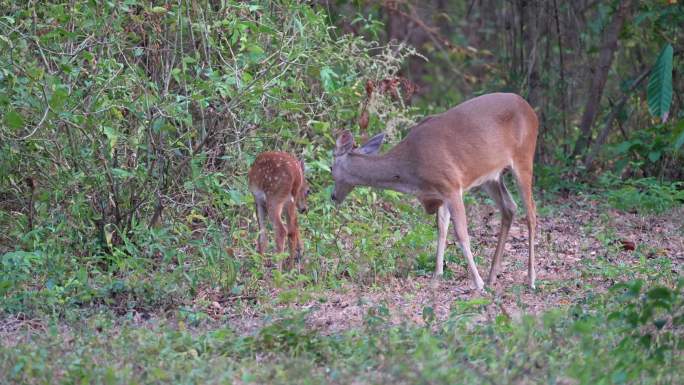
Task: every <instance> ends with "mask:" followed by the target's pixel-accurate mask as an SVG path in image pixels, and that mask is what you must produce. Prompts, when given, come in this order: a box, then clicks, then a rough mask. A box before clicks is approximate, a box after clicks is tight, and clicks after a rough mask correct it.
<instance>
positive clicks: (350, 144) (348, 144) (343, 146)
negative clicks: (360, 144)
mask: <svg viewBox="0 0 684 385" xmlns="http://www.w3.org/2000/svg"><path fill="white" fill-rule="evenodd" d="M352 148H354V137H353V136H352V134H351V132H349V130H344V132H342V134H340V136H339V137H337V142H336V143H335V155H343V154H346V153H348V152H349V151H351V149H352Z"/></svg>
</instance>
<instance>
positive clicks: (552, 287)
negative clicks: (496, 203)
mask: <svg viewBox="0 0 684 385" xmlns="http://www.w3.org/2000/svg"><path fill="white" fill-rule="evenodd" d="M541 207H542V205H540V210H539V211H540V215H539V218H538V229H537V240H536V252H537V264H536V265H537V290H535V291H531V290H530V289H528V288H527V285H526V279H527V252H528V247H527V225H526V220H525V218H524V217H520V216H518V217H516V219H515V222H514V224H513V226H512V228H511V231H510V236H509V240H508V242H507V243H506V251H505V253H504V260H503V267H502V272H501V274H500V275H499V278H498V280H497V282H496V284H495V285H494V286H493V287H490V288H488V289H487V290H485V291H484V292H481V293H475V292H469V293H464V292H463V288H466V287H468V283H469V282H468V276H467V272H466V270H465V267H464V266H463V265H457V264H453V263H452V264H450V265H448V266H447V268H448V269H450V270H451V271H452V272H453V274H452V275H451V276H450V277H449V278H442V279H438V280H434V279H432V278H431V277H413V276H411V277H408V278H388V279H386V280H385V281H383V282H377V283H376V284H374V285H371V286H369V285H352V284H347V285H345V286H343V287H342V288H339V289H336V290H330V291H328V292H324V293H319V294H317V295H316V296H315V297H314V298H312V299H310V300H306V301H303V302H301V303H290V304H287V305H273V307H272V308H271V310H277V309H284V308H287V307H289V308H293V309H298V310H308V311H309V312H310V314H309V316H308V322H309V324H310V326H311V327H314V328H316V329H318V330H319V331H320V332H322V333H325V334H327V333H335V332H338V331H343V330H348V329H353V328H357V327H359V326H361V325H362V322H363V319H364V316H365V315H366V314H367V313H368V310H369V309H370V308H371V307H374V306H378V305H382V306H385V307H386V308H388V309H389V313H390V319H391V320H392V321H393V322H396V323H401V322H409V323H416V324H423V315H422V313H423V309H424V308H425V307H426V306H430V307H432V309H433V310H434V313H435V316H436V320H437V322H439V321H444V320H446V319H447V317H448V316H449V314H450V312H451V311H452V306H454V304H455V303H456V301H458V300H469V299H473V298H477V297H484V298H487V299H488V300H489V301H490V304H489V305H487V311H486V312H485V313H486V315H485V317H487V318H490V317H493V316H495V315H497V314H501V313H503V314H506V315H508V316H509V317H512V318H517V317H519V315H520V314H522V313H532V314H536V313H539V312H541V311H543V310H546V309H549V308H554V307H560V306H563V305H567V304H570V303H573V302H576V301H578V300H579V299H581V298H582V297H584V296H586V295H587V293H588V291H592V292H594V293H597V292H598V293H600V292H603V291H605V290H607V289H608V288H609V287H610V286H612V285H613V284H614V283H615V280H616V279H618V278H620V276H619V275H618V276H615V277H612V276H610V274H587V269H590V268H591V267H592V265H596V262H597V261H598V260H599V259H602V263H603V264H604V266H605V264H607V265H608V266H619V267H620V269H623V270H622V271H624V270H629V269H630V267H631V266H636V265H638V264H640V263H641V262H640V260H641V258H642V256H645V257H646V258H649V259H651V258H659V257H664V258H667V259H670V261H671V266H672V269H673V273H675V274H681V273H682V270H683V268H682V266H683V265H684V222H683V221H682V218H684V208H682V207H680V208H678V209H676V210H672V211H670V212H668V213H665V214H661V215H639V214H634V213H624V212H620V211H617V210H613V209H608V208H606V207H605V206H600V204H599V203H598V202H597V201H592V200H588V199H583V198H578V197H573V198H567V199H563V200H559V201H554V202H553V203H552V204H549V205H548V207H546V209H541ZM468 218H469V221H470V236H471V240H475V239H477V240H478V241H477V242H478V243H479V244H480V245H481V246H480V247H479V248H475V250H474V253H475V254H478V253H480V255H483V256H484V257H485V258H484V259H483V260H484V261H485V262H484V263H483V262H482V261H481V262H480V264H479V271H480V274H481V275H482V276H483V277H486V275H487V274H488V272H489V263H490V261H491V256H492V254H493V252H494V247H495V246H496V240H497V235H498V231H499V224H500V221H499V214H498V212H496V211H495V209H494V208H493V207H491V206H489V205H485V204H477V205H471V206H470V207H469V208H468ZM435 231H436V229H435ZM451 237H452V235H451V234H450V239H449V246H448V249H447V253H455V254H456V256H457V257H460V256H461V254H460V251H459V250H458V245H456V244H454V243H453V239H451ZM608 250H611V252H608ZM617 271H619V270H617ZM278 292H279V290H276V289H273V290H272V291H270V292H269V295H266V298H277V296H278ZM200 297H202V300H203V301H204V302H205V303H207V302H209V303H211V304H212V305H210V306H208V307H207V308H206V311H207V312H208V313H209V314H212V315H213V316H214V317H217V318H218V317H219V316H227V319H228V323H229V325H230V326H231V327H233V328H235V329H236V330H237V331H241V332H243V333H250V332H254V331H255V330H257V329H258V328H259V327H260V326H261V325H263V323H264V320H265V316H264V311H263V310H264V307H263V305H264V303H263V301H259V300H257V301H258V302H259V304H258V305H256V306H255V305H254V302H252V303H247V302H245V303H235V302H234V301H230V302H226V301H225V298H221V296H220V294H218V293H217V292H204V293H201V294H200ZM207 300H208V301H207ZM238 302H239V301H238ZM267 307H268V306H267Z"/></svg>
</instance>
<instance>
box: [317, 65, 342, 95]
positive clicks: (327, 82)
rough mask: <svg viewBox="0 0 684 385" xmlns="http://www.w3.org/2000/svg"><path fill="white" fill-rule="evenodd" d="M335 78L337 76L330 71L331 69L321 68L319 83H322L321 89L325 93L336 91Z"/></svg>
mask: <svg viewBox="0 0 684 385" xmlns="http://www.w3.org/2000/svg"><path fill="white" fill-rule="evenodd" d="M337 78H338V75H337V74H336V73H335V71H333V70H332V68H330V67H328V66H325V67H323V68H321V82H323V89H324V90H325V91H326V92H332V91H335V90H336V89H337V84H336V81H335V79H337Z"/></svg>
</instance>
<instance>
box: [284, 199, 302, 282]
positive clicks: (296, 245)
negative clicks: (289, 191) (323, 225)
mask: <svg viewBox="0 0 684 385" xmlns="http://www.w3.org/2000/svg"><path fill="white" fill-rule="evenodd" d="M285 208H286V214H287V239H288V243H289V248H290V258H289V260H288V263H287V264H286V265H287V266H286V268H287V269H291V268H292V267H294V263H295V262H299V261H300V259H301V257H302V241H301V238H300V237H299V224H298V223H297V208H296V207H295V204H294V202H292V201H290V202H288V203H287V204H286V205H285Z"/></svg>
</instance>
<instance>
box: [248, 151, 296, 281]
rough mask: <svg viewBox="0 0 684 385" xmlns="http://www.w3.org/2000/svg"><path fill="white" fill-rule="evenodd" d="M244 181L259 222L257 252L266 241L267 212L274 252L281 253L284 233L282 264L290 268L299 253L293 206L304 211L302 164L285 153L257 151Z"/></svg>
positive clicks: (262, 249)
mask: <svg viewBox="0 0 684 385" xmlns="http://www.w3.org/2000/svg"><path fill="white" fill-rule="evenodd" d="M248 180H249V190H250V191H251V192H252V195H254V202H255V208H256V214H257V220H258V222H259V238H258V240H257V251H258V252H259V253H264V252H265V250H266V246H267V243H268V240H267V238H266V224H265V216H266V215H268V217H269V219H270V220H271V224H272V225H273V230H274V232H275V234H276V251H277V252H278V253H281V252H283V250H284V248H285V236H286V235H287V238H288V240H289V250H290V258H289V259H288V260H287V261H286V263H285V266H284V267H285V268H291V267H292V266H293V263H294V261H295V260H298V259H299V258H301V252H302V242H301V239H300V236H299V226H298V223H297V212H296V209H299V211H300V212H304V211H306V209H307V205H306V195H307V194H308V191H309V185H308V183H307V182H306V179H305V178H304V170H303V167H302V163H301V162H300V161H299V160H297V158H295V157H294V156H292V155H290V154H288V153H285V152H264V153H261V154H259V156H257V158H256V160H255V161H254V164H252V167H251V168H250V170H249V174H248ZM283 209H285V213H286V216H287V226H285V225H284V224H283V222H282V218H281V216H282V211H283Z"/></svg>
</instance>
